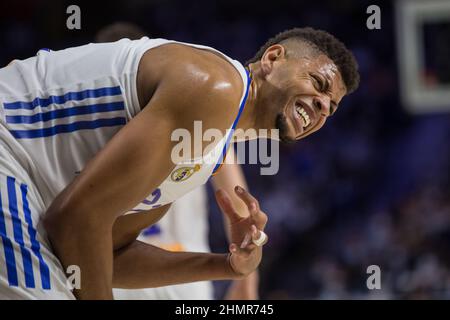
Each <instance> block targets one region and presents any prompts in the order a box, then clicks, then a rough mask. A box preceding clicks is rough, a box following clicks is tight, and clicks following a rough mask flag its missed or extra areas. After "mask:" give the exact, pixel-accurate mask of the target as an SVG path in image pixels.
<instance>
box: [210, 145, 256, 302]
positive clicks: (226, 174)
mask: <svg viewBox="0 0 450 320" xmlns="http://www.w3.org/2000/svg"><path fill="white" fill-rule="evenodd" d="M230 158H231V159H233V160H234V161H233V162H229V163H228V162H227V161H228V160H229V159H230ZM226 160H227V161H226V162H225V163H224V164H223V165H222V167H221V168H220V170H219V171H218V173H217V174H216V175H215V176H214V177H213V178H212V184H213V187H214V189H215V190H218V189H222V190H225V191H226V192H227V193H228V194H229V195H230V197H231V201H232V203H233V206H234V208H235V209H236V212H237V213H238V214H239V215H240V216H241V217H248V215H249V213H248V210H247V207H246V206H245V203H243V202H242V201H241V200H240V199H239V198H238V197H237V196H236V194H235V193H234V187H235V186H236V185H239V186H241V187H243V188H244V189H248V187H247V182H246V180H245V176H244V172H243V171H242V168H241V166H240V165H239V164H238V163H237V158H236V155H235V152H234V148H233V147H232V146H231V147H230V150H229V151H228V154H227V158H226ZM223 217H224V223H225V232H226V233H227V237H228V240H230V221H229V219H228V218H227V216H226V215H224V216H223ZM258 280H259V276H258V271H255V272H252V273H251V274H250V275H248V276H247V277H245V278H244V279H239V280H234V281H233V283H232V284H231V286H230V288H229V289H228V291H227V293H226V295H225V298H226V299H230V300H231V299H232V300H236V299H238V300H242V299H251V300H253V299H257V298H258Z"/></svg>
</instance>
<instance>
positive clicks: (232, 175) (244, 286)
mask: <svg viewBox="0 0 450 320" xmlns="http://www.w3.org/2000/svg"><path fill="white" fill-rule="evenodd" d="M144 36H146V32H145V31H144V30H143V29H142V28H140V27H139V26H137V25H136V24H133V23H129V22H115V23H113V24H110V25H107V26H105V27H103V28H102V29H101V30H100V31H98V32H97V34H96V36H95V42H101V43H102V42H114V41H118V40H120V39H123V38H128V39H131V40H136V39H140V38H142V37H144ZM230 157H231V158H234V152H233V149H232V148H231V149H230V151H229V152H228V155H227V159H229V158H230ZM211 181H212V184H213V185H214V188H215V189H216V190H217V189H224V190H225V191H227V192H228V193H231V200H232V202H233V204H234V206H235V208H236V211H237V213H239V215H240V216H242V217H245V216H246V211H247V210H246V208H245V207H243V206H241V205H240V200H239V199H238V198H236V197H234V196H233V195H232V194H233V193H234V192H233V187H234V186H235V185H240V186H243V187H246V181H245V177H244V173H243V172H242V169H241V167H240V166H239V165H238V164H237V163H226V164H224V165H223V167H222V168H221V169H220V171H219V172H218V173H217V174H216V175H215V176H214V177H213V178H212V179H211ZM207 207H208V203H207V198H206V186H200V187H198V188H195V189H194V190H192V191H191V192H189V193H187V194H186V195H184V196H182V197H181V198H179V199H177V200H176V201H175V202H173V203H172V205H171V206H170V209H169V210H168V211H167V213H166V214H165V215H164V217H162V218H161V220H160V221H158V223H157V224H154V225H152V226H150V227H149V228H147V229H145V230H143V231H142V232H141V234H140V235H139V237H138V240H139V241H142V242H145V243H149V244H153V245H156V246H158V247H162V248H164V249H166V250H170V251H195V252H210V248H209V244H208V242H209V241H208V209H207ZM224 222H225V223H224V224H225V226H226V227H227V228H228V221H227V220H226V219H225V221H224ZM192 230H195V232H192ZM226 231H227V230H226ZM113 293H114V299H147V300H150V299H165V300H169V299H170V300H211V299H213V287H212V283H211V282H210V281H197V282H190V283H185V284H178V285H174V286H166V287H160V288H147V289H136V290H127V289H115V290H113ZM225 297H226V298H230V299H240V300H242V299H257V297H258V274H257V272H254V273H252V274H250V275H249V276H247V277H245V278H244V279H240V280H235V281H233V283H232V284H231V285H230V286H229V288H228V291H227V293H226V295H225Z"/></svg>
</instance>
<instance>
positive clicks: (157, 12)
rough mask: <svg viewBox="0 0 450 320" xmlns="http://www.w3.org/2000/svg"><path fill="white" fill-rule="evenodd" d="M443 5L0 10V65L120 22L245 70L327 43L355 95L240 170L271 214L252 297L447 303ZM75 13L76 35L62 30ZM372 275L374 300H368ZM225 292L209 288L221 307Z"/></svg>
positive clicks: (230, 2) (282, 3)
mask: <svg viewBox="0 0 450 320" xmlns="http://www.w3.org/2000/svg"><path fill="white" fill-rule="evenodd" d="M449 2H450V1H372V0H370V1H366V0H362V1H356V0H355V1H350V0H342V1H326V0H320V1H301V0H296V1H287V0H277V1H270V2H265V1H259V0H258V1H257V0H250V1H248V0H239V1H237V0H215V1H172V0H166V1H163V0H127V1H56V0H55V1H33V0H29V1H23V0H21V1H1V2H0V48H1V49H0V65H1V66H6V65H7V64H8V63H9V62H10V61H11V60H13V59H25V58H28V57H31V56H34V55H35V54H36V52H37V51H38V50H39V49H41V48H50V49H52V50H59V49H63V48H66V47H72V46H77V45H82V44H86V43H88V42H92V41H93V39H94V37H95V34H96V33H97V31H98V30H100V29H101V28H102V27H103V26H105V25H107V24H110V23H113V22H117V21H126V22H132V23H135V24H137V25H139V26H140V27H141V28H143V29H144V30H145V31H146V32H147V33H148V35H149V37H154V38H166V39H173V40H177V41H183V42H190V43H196V44H202V45H207V46H211V47H213V48H216V49H218V50H220V51H222V52H224V53H225V54H227V55H228V56H230V57H233V58H234V59H237V60H239V61H241V62H242V63H243V62H245V61H246V60H247V59H249V58H251V57H252V56H253V55H254V53H255V52H256V51H257V50H258V49H259V47H260V46H261V45H262V44H263V43H264V42H265V41H266V40H267V39H268V38H269V37H272V36H273V35H275V34H276V33H278V32H280V31H283V30H285V29H289V28H292V27H304V26H311V27H314V28H319V29H324V30H326V31H329V32H331V33H333V34H334V35H335V36H336V37H338V38H339V39H341V40H342V41H343V42H344V43H345V44H346V45H347V46H348V47H349V48H350V50H351V51H353V52H354V54H355V56H356V59H357V61H358V63H359V70H360V73H361V84H360V87H359V89H358V90H357V91H356V92H355V93H354V94H352V95H351V96H349V97H348V98H345V99H344V101H343V103H342V105H341V106H340V110H339V112H337V113H336V115H335V116H333V117H332V119H330V121H328V122H327V124H326V126H325V127H324V128H323V129H322V130H321V131H320V132H319V133H316V134H314V135H313V136H312V137H311V138H309V139H307V140H303V141H301V142H300V143H298V144H296V145H294V146H283V145H280V170H279V172H278V174H276V175H274V176H261V175H260V173H259V172H260V171H259V165H244V171H245V174H246V178H247V180H248V184H249V188H250V190H251V191H252V192H253V193H254V194H255V196H256V197H257V198H258V199H260V203H261V207H262V208H264V210H265V212H267V213H268V215H269V223H268V226H267V229H266V232H267V234H268V235H269V237H270V241H269V243H268V245H267V246H266V248H265V253H264V257H263V262H262V264H261V266H260V269H259V270H260V297H261V298H262V299H450V250H449V248H450V196H449V194H450V147H449V141H450V113H449V112H450V98H449V99H447V97H449V96H450V93H449V92H450V81H449V76H450V64H449V61H450V58H449V57H450V55H449V53H450V27H449V26H450V9H448V7H449V6H448V4H449ZM417 3H419V4H420V5H423V6H425V8H418V9H417V8H416V10H415V9H414V5H415V4H417ZM72 4H76V5H78V6H79V7H80V9H81V29H79V30H77V29H74V30H69V29H68V28H67V27H66V20H67V18H68V17H69V14H68V13H66V9H67V7H68V6H69V5H72ZM370 5H377V6H379V8H380V12H381V20H380V22H381V25H380V29H369V28H368V26H367V20H368V18H369V16H370V13H367V11H366V10H367V8H368V7H369V6H370ZM418 13H422V14H421V15H419V14H418ZM415 14H416V15H415ZM417 17H419V18H417ZM416 18H417V19H416ZM427 19H428V20H427ZM209 198H210V199H209V200H210V201H209V207H210V210H211V211H212V213H211V214H210V218H209V219H210V234H211V235H210V244H211V248H212V251H213V252H226V250H227V241H226V236H225V233H224V231H223V230H224V228H223V226H222V216H221V213H220V212H219V210H218V208H217V206H216V204H215V201H214V198H213V194H212V189H211V188H209ZM192 232H195V230H192ZM371 265H375V266H378V267H379V268H380V270H381V289H375V290H370V289H368V287H367V279H368V277H369V276H370V274H368V270H367V268H368V267H369V266H371ZM227 285H228V282H226V281H218V282H215V283H214V288H215V297H216V298H218V299H220V298H222V297H223V295H224V292H225V290H226V287H227Z"/></svg>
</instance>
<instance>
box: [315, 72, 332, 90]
mask: <svg viewBox="0 0 450 320" xmlns="http://www.w3.org/2000/svg"><path fill="white" fill-rule="evenodd" d="M311 77H312V78H313V80H314V88H316V90H317V91H319V92H322V93H327V92H328V91H329V88H330V83H329V82H328V81H325V80H324V79H323V78H322V77H320V76H318V75H315V74H313V75H311Z"/></svg>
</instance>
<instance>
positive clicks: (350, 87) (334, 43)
mask: <svg viewBox="0 0 450 320" xmlns="http://www.w3.org/2000/svg"><path fill="white" fill-rule="evenodd" d="M295 39H297V40H300V41H303V42H305V43H306V44H308V45H309V46H311V47H312V49H315V50H318V51H319V52H320V53H323V54H325V55H327V56H328V57H329V58H330V59H331V60H332V61H333V62H334V63H335V64H336V66H337V67H338V69H339V71H340V73H341V76H342V79H343V80H344V84H345V87H346V89H347V94H348V93H351V92H353V91H355V90H356V89H357V88H358V85H359V73H358V63H357V62H356V59H355V57H354V56H353V54H352V53H351V52H350V51H349V50H348V49H347V48H346V47H345V45H344V44H343V43H342V42H341V41H339V40H338V39H336V38H335V37H334V36H332V35H331V34H329V33H328V32H326V31H323V30H316V29H313V28H309V27H308V28H294V29H290V30H286V31H283V32H281V33H279V34H277V35H276V36H275V37H273V38H271V39H269V40H268V41H267V42H266V43H265V44H264V45H263V46H262V47H261V48H260V49H259V50H258V52H257V53H256V54H255V56H254V57H253V58H251V59H250V60H248V61H247V62H246V63H245V65H249V64H250V63H253V62H256V61H259V60H261V58H262V56H263V55H264V52H265V51H266V50H267V48H269V47H270V46H272V45H274V44H279V43H282V42H285V41H286V40H295Z"/></svg>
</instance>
